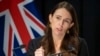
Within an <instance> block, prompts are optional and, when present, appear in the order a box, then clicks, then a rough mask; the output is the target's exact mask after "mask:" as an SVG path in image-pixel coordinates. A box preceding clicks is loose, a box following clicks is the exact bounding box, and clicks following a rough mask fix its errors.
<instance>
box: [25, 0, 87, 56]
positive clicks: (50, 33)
mask: <svg viewBox="0 0 100 56" xmlns="http://www.w3.org/2000/svg"><path fill="white" fill-rule="evenodd" d="M78 34H79V29H78V22H77V16H76V12H75V10H74V8H73V6H72V5H71V4H70V3H68V2H66V1H63V2H60V3H59V4H57V5H56V6H55V8H54V9H53V10H52V11H51V12H50V14H49V22H48V24H47V27H46V30H45V35H44V36H43V37H42V38H38V39H33V40H31V41H30V42H29V47H28V51H27V54H28V56H59V55H62V56H88V48H87V44H86V42H85V40H84V39H82V38H79V36H78Z"/></svg>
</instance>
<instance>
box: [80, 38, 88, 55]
mask: <svg viewBox="0 0 100 56" xmlns="http://www.w3.org/2000/svg"><path fill="white" fill-rule="evenodd" d="M78 56H89V51H88V45H87V43H86V41H85V39H83V38H81V39H80V49H79V55H78Z"/></svg>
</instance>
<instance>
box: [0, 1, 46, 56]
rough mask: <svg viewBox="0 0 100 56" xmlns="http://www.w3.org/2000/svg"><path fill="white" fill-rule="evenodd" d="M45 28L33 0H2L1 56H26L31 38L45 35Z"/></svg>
mask: <svg viewBox="0 0 100 56" xmlns="http://www.w3.org/2000/svg"><path fill="white" fill-rule="evenodd" d="M44 28H45V25H44V24H43V20H42V19H41V17H40V15H39V14H38V12H37V10H36V7H35V5H34V1H33V0H0V45H1V47H0V56H14V52H15V53H16V55H17V56H25V55H26V54H25V53H26V52H27V51H26V49H27V46H28V42H29V40H30V39H34V38H37V37H40V36H43V35H44ZM23 44H25V45H26V47H25V48H22V49H18V50H14V51H12V50H13V49H14V48H16V47H19V46H20V45H23Z"/></svg>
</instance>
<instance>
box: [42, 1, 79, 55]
mask: <svg viewBox="0 0 100 56" xmlns="http://www.w3.org/2000/svg"><path fill="white" fill-rule="evenodd" d="M59 8H65V9H66V10H67V11H69V13H70V14H71V16H72V22H74V25H73V26H72V27H71V28H70V29H69V34H68V33H66V34H65V36H64V39H63V41H62V43H61V48H60V50H61V51H62V52H63V51H64V52H66V53H65V54H63V55H64V56H67V55H68V54H69V51H70V48H69V46H71V47H72V48H74V50H73V53H71V54H74V55H76V56H77V54H78V45H79V40H78V33H79V29H78V23H77V16H76V12H75V9H74V8H73V6H72V5H71V4H70V3H68V2H66V1H62V2H60V3H58V4H57V5H56V6H55V8H54V9H53V10H52V11H51V12H50V14H52V15H53V14H54V13H55V11H56V10H57V9H59ZM41 45H42V46H43V48H44V50H45V55H48V54H52V53H55V48H54V42H53V37H52V29H51V28H50V22H48V24H47V28H46V30H45V36H44V37H43V39H42V41H41ZM69 55H70V54H69Z"/></svg>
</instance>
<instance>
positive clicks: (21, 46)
mask: <svg viewBox="0 0 100 56" xmlns="http://www.w3.org/2000/svg"><path fill="white" fill-rule="evenodd" d="M22 48H25V45H20V46H18V47H16V48H14V49H12V51H13V53H14V55H15V56H17V54H16V52H15V50H17V49H22Z"/></svg>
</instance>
